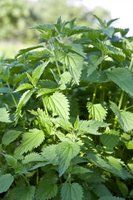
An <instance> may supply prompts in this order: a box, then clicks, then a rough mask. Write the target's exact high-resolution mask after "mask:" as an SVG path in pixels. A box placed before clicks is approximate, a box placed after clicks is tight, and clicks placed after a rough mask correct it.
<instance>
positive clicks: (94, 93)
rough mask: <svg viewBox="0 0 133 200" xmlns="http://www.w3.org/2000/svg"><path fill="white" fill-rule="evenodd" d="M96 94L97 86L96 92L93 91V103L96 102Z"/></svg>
mask: <svg viewBox="0 0 133 200" xmlns="http://www.w3.org/2000/svg"><path fill="white" fill-rule="evenodd" d="M96 94H97V87H95V89H94V92H93V97H92V103H94V101H95V98H96Z"/></svg>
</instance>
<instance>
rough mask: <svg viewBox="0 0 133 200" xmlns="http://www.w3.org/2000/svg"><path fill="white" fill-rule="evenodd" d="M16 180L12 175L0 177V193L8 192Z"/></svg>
mask: <svg viewBox="0 0 133 200" xmlns="http://www.w3.org/2000/svg"><path fill="white" fill-rule="evenodd" d="M13 180H14V178H13V176H12V175H11V174H4V175H1V176H0V193H3V192H6V191H7V190H8V189H9V187H10V186H11V184H12V182H13Z"/></svg>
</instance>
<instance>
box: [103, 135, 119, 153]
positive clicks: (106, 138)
mask: <svg viewBox="0 0 133 200" xmlns="http://www.w3.org/2000/svg"><path fill="white" fill-rule="evenodd" d="M100 140H101V142H102V144H103V145H104V146H105V147H106V150H108V151H112V150H113V148H114V147H116V146H117V145H118V143H119V141H120V140H119V135H115V134H102V135H101V136H100Z"/></svg>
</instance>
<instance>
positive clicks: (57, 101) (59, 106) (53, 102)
mask: <svg viewBox="0 0 133 200" xmlns="http://www.w3.org/2000/svg"><path fill="white" fill-rule="evenodd" d="M43 102H44V106H46V107H47V108H48V109H49V110H51V111H52V112H53V114H54V115H59V116H60V117H63V118H64V119H69V102H68V100H67V98H66V96H65V95H64V94H62V93H60V92H55V93H54V94H53V95H51V96H49V97H48V96H47V97H44V98H43Z"/></svg>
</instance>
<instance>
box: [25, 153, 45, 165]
mask: <svg viewBox="0 0 133 200" xmlns="http://www.w3.org/2000/svg"><path fill="white" fill-rule="evenodd" d="M39 161H44V158H43V157H42V156H41V155H40V154H39V153H36V152H33V153H30V154H28V155H26V156H25V157H24V159H23V160H22V163H23V164H27V163H30V162H39Z"/></svg>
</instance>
